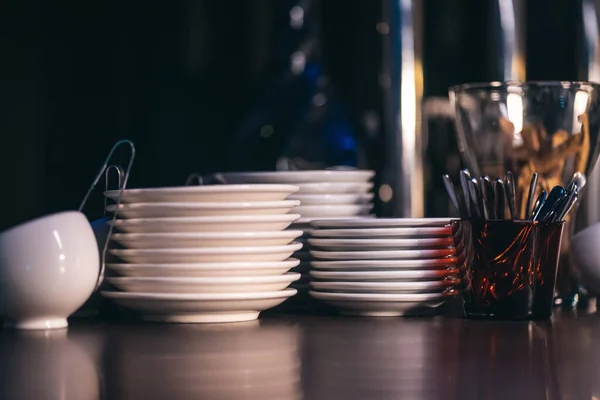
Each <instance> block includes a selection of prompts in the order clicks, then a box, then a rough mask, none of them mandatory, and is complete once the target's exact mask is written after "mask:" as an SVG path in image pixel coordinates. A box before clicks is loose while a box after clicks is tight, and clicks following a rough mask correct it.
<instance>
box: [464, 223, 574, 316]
mask: <svg viewBox="0 0 600 400" xmlns="http://www.w3.org/2000/svg"><path fill="white" fill-rule="evenodd" d="M563 227H564V223H563V222H557V223H539V222H531V221H466V220H462V221H455V222H454V241H455V245H456V247H457V252H458V261H459V267H460V272H461V290H462V298H463V306H464V312H465V315H466V316H467V317H468V318H497V319H536V320H537V319H549V318H550V317H551V316H552V308H553V307H552V305H553V298H554V287H555V283H556V273H557V270H558V260H559V254H560V243H561V238H562V232H563Z"/></svg>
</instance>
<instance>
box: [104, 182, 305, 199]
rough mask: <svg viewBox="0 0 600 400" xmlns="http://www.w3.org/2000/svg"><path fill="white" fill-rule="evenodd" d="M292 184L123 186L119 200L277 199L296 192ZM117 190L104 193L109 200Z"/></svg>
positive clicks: (114, 195)
mask: <svg viewBox="0 0 600 400" xmlns="http://www.w3.org/2000/svg"><path fill="white" fill-rule="evenodd" d="M298 189H299V187H298V186H293V185H207V186H181V187H161V188H143V189H126V190H124V191H123V196H122V197H121V202H122V203H151V202H165V203H172V202H180V203H182V202H183V203H186V202H202V201H209V202H218V201H240V199H244V201H278V200H285V199H286V198H287V197H288V196H289V195H290V194H292V193H295V192H297V191H298ZM119 193H120V191H119V190H108V191H106V192H104V195H105V196H106V197H108V198H109V199H112V200H115V201H116V200H117V199H118V198H119Z"/></svg>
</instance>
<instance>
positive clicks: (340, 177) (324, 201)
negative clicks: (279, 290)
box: [219, 169, 375, 295]
mask: <svg viewBox="0 0 600 400" xmlns="http://www.w3.org/2000/svg"><path fill="white" fill-rule="evenodd" d="M374 176H375V172H374V171H369V170H355V169H331V170H316V171H275V172H229V173H222V174H219V177H220V179H221V180H223V181H225V182H227V183H236V184H242V183H244V184H248V183H255V184H259V183H260V184H267V183H269V184H292V185H296V186H298V187H299V190H298V192H297V193H294V194H293V195H291V196H290V197H289V199H290V200H298V201H300V203H301V204H300V206H299V207H296V208H294V210H293V212H294V213H298V214H300V215H301V218H300V219H298V220H297V221H295V222H294V223H293V224H292V225H291V227H290V229H299V230H303V231H304V235H303V236H302V237H301V238H300V239H299V240H298V241H299V242H300V243H305V241H306V239H307V237H308V231H309V230H310V221H312V220H313V219H340V218H342V219H345V218H373V217H374V216H373V215H372V214H371V210H372V209H373V192H372V190H373V182H371V180H372V179H373V177H374ZM305 247H306V246H305ZM294 257H295V258H298V259H299V260H300V265H298V267H296V268H294V269H293V270H294V271H295V272H299V273H300V274H302V277H301V279H300V280H299V281H298V282H296V283H295V284H293V285H292V286H293V287H295V288H296V289H298V290H299V291H300V294H306V295H307V294H308V270H309V262H310V254H309V253H308V251H307V250H300V251H298V252H296V253H295V254H294Z"/></svg>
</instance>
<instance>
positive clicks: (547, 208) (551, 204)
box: [534, 186, 567, 221]
mask: <svg viewBox="0 0 600 400" xmlns="http://www.w3.org/2000/svg"><path fill="white" fill-rule="evenodd" d="M566 193H567V192H566V191H565V189H564V188H563V187H562V186H554V187H553V188H552V190H551V191H550V193H549V194H548V197H547V198H546V201H544V204H542V206H541V207H540V210H539V211H538V213H537V215H536V217H535V218H534V221H547V220H548V218H550V216H551V215H552V212H553V211H554V210H555V208H556V206H557V203H558V202H560V200H561V199H562V198H563V197H564V196H565V195H566Z"/></svg>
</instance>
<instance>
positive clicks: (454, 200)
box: [442, 174, 462, 215]
mask: <svg viewBox="0 0 600 400" xmlns="http://www.w3.org/2000/svg"><path fill="white" fill-rule="evenodd" d="M442 178H443V180H444V186H445V187H446V192H447V193H448V197H450V202H452V205H453V206H454V208H456V211H458V213H459V214H460V215H462V213H461V207H460V205H459V203H458V196H456V191H455V190H454V183H452V179H450V176H449V175H448V174H445V175H443V176H442Z"/></svg>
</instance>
